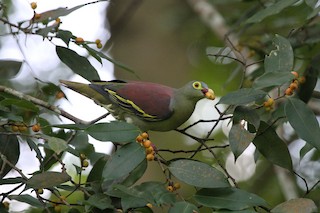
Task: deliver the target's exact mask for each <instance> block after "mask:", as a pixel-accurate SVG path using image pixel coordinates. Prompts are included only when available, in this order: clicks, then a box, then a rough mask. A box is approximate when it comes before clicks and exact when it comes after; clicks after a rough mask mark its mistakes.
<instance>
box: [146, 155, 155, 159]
mask: <svg viewBox="0 0 320 213" xmlns="http://www.w3.org/2000/svg"><path fill="white" fill-rule="evenodd" d="M146 158H147V160H148V161H153V160H154V155H153V154H147V156H146Z"/></svg>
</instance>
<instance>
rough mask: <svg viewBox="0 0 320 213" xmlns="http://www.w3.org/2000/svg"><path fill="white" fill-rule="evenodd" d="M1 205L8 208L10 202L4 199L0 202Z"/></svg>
mask: <svg viewBox="0 0 320 213" xmlns="http://www.w3.org/2000/svg"><path fill="white" fill-rule="evenodd" d="M2 205H3V207H4V208H5V209H7V210H8V209H9V207H10V203H9V202H8V201H4V202H3V203H2Z"/></svg>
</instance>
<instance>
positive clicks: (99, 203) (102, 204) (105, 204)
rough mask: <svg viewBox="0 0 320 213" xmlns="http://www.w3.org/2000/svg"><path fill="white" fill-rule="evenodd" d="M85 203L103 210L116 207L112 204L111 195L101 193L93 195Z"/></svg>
mask: <svg viewBox="0 0 320 213" xmlns="http://www.w3.org/2000/svg"><path fill="white" fill-rule="evenodd" d="M83 203H84V204H86V205H90V206H93V207H96V208H98V209H101V210H104V209H107V208H108V209H111V208H114V207H113V206H112V204H111V199H110V197H109V196H107V195H105V194H101V193H98V194H93V195H91V196H90V197H89V199H88V200H86V201H84V202H83Z"/></svg>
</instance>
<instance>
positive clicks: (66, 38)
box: [57, 29, 75, 46]
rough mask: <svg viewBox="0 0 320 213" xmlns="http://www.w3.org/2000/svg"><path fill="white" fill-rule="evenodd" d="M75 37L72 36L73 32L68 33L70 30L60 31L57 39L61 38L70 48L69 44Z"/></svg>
mask: <svg viewBox="0 0 320 213" xmlns="http://www.w3.org/2000/svg"><path fill="white" fill-rule="evenodd" d="M74 37H75V36H74V35H72V32H70V31H68V30H60V29H59V30H58V32H57V38H61V40H62V41H63V42H64V43H65V44H66V45H67V46H69V42H70V39H71V38H74Z"/></svg>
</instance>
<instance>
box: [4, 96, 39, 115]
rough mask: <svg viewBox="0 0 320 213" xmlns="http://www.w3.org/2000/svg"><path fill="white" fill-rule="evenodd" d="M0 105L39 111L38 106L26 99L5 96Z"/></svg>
mask: <svg viewBox="0 0 320 213" xmlns="http://www.w3.org/2000/svg"><path fill="white" fill-rule="evenodd" d="M0 105H2V106H12V105H13V106H15V107H19V108H21V109H24V110H29V111H32V112H39V108H38V107H37V106H36V105H35V104H34V103H31V102H29V101H26V100H21V99H14V98H6V99H4V100H2V101H1V102H0Z"/></svg>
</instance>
